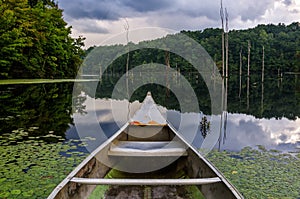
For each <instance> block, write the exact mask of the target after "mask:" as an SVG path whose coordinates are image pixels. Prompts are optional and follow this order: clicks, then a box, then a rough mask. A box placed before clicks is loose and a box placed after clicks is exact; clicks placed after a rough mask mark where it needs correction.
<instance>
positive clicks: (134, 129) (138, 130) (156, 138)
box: [50, 125, 242, 199]
mask: <svg viewBox="0 0 300 199" xmlns="http://www.w3.org/2000/svg"><path fill="white" fill-rule="evenodd" d="M169 141H176V142H181V144H183V145H184V146H185V147H186V148H185V149H186V150H185V153H186V154H183V155H182V156H180V157H178V158H177V159H176V160H175V161H174V157H169V158H168V157H160V156H159V155H155V154H154V155H150V156H142V155H141V156H139V155H137V156H134V155H133V156H130V152H129V154H128V155H127V156H126V155H124V156H121V155H119V156H118V155H112V156H110V155H108V154H109V152H110V148H111V147H112V146H113V145H116V144H118V143H120V142H149V143H153V142H169ZM100 147H101V149H100V150H99V151H97V153H96V154H91V155H93V156H92V157H91V156H89V157H88V158H87V159H86V160H85V161H84V163H82V164H81V165H79V166H78V167H77V169H75V171H74V172H73V174H70V175H69V176H68V179H66V180H65V183H61V184H60V186H61V187H57V190H58V193H57V194H54V195H55V196H54V197H50V198H59V199H65V198H74V199H77V198H78V199H79V198H80V199H82V198H87V197H88V196H89V195H90V193H91V192H92V191H93V190H94V188H95V187H96V186H95V185H86V184H79V183H74V182H70V181H69V180H70V179H71V178H72V177H79V178H104V177H105V176H106V175H107V174H108V173H109V171H110V170H111V168H110V167H108V166H106V165H105V164H103V163H102V162H105V163H109V165H113V168H114V169H115V170H120V171H121V172H122V171H126V172H123V174H126V175H125V176H126V177H127V178H136V179H149V178H155V177H156V176H157V177H159V178H166V179H172V178H175V179H176V178H179V177H182V176H185V177H188V178H213V177H220V178H221V179H222V181H221V182H217V183H212V184H204V185H197V188H198V189H199V190H200V191H201V193H202V194H203V195H204V197H205V198H208V199H212V198H216V197H222V198H228V199H230V198H242V196H239V193H238V192H237V191H236V190H235V189H234V187H232V186H231V185H230V184H229V183H228V182H227V181H226V180H225V178H223V176H222V175H221V174H220V173H219V172H218V171H217V170H216V169H215V168H213V167H212V166H211V165H208V164H210V163H209V162H208V161H207V160H206V159H204V158H202V156H201V155H199V153H197V152H195V149H193V148H189V147H190V146H189V145H188V144H187V143H186V142H185V141H183V140H182V139H180V138H179V137H177V136H176V133H174V131H173V130H172V129H171V128H170V127H169V126H168V125H151V126H149V125H147V126H137V125H128V126H127V128H125V129H124V130H123V131H120V132H117V133H116V135H114V137H113V138H111V140H110V141H109V142H108V143H107V144H106V145H105V146H103V145H102V146H100ZM158 152H159V151H158ZM133 153H134V152H133ZM99 160H101V162H100V161H99ZM161 163H162V164H163V165H164V164H165V165H167V166H165V167H164V168H160V167H159V165H160V164H161ZM139 165H141V168H139ZM145 165H154V166H155V165H158V167H157V168H159V169H157V170H149V171H148V172H143V171H144V170H143V167H144V166H145ZM154 168H155V167H154ZM139 169H141V170H139ZM128 171H129V172H128ZM131 171H132V172H131ZM178 175H181V176H178ZM224 180H225V181H226V182H224Z"/></svg>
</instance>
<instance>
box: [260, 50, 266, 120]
mask: <svg viewBox="0 0 300 199" xmlns="http://www.w3.org/2000/svg"><path fill="white" fill-rule="evenodd" d="M264 76H265V47H264V46H263V47H262V64H261V102H260V103H261V108H260V115H261V116H262V115H263V112H264V79H265V77H264Z"/></svg>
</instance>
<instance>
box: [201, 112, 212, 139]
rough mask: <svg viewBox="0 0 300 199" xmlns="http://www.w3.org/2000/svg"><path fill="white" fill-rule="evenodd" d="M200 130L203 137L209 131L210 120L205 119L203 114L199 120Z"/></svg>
mask: <svg viewBox="0 0 300 199" xmlns="http://www.w3.org/2000/svg"><path fill="white" fill-rule="evenodd" d="M200 131H201V134H202V136H203V138H205V137H206V136H207V134H208V133H209V132H210V122H209V121H208V120H207V118H206V117H205V116H204V117H203V118H202V120H201V122H200Z"/></svg>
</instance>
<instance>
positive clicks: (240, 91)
mask: <svg viewBox="0 0 300 199" xmlns="http://www.w3.org/2000/svg"><path fill="white" fill-rule="evenodd" d="M242 65H243V60H242V48H241V50H240V90H239V98H241V94H242Z"/></svg>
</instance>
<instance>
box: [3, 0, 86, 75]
mask: <svg viewBox="0 0 300 199" xmlns="http://www.w3.org/2000/svg"><path fill="white" fill-rule="evenodd" d="M0 16H1V17H0V78H67V77H69V78H70V77H74V76H75V74H76V73H77V70H78V67H79V65H80V64H81V57H82V55H83V51H82V50H81V47H82V45H83V40H84V38H81V37H80V38H77V39H73V38H71V37H70V34H71V27H67V23H66V22H65V21H64V20H63V17H62V10H61V9H59V8H58V6H57V4H56V3H54V2H53V1H52V0H28V1H27V0H0Z"/></svg>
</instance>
